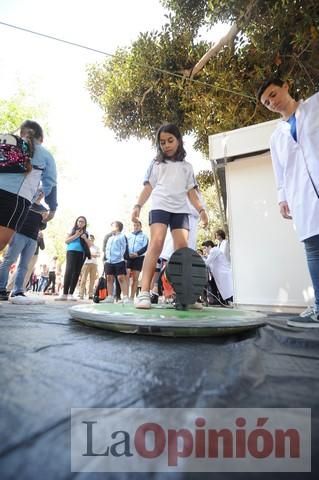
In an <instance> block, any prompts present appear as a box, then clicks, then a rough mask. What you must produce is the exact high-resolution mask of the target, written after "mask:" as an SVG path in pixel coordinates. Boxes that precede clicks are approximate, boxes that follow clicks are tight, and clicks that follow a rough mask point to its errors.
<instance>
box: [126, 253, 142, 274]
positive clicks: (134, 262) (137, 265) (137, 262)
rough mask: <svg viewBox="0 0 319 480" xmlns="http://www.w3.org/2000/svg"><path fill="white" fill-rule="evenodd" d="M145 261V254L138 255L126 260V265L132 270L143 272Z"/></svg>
mask: <svg viewBox="0 0 319 480" xmlns="http://www.w3.org/2000/svg"><path fill="white" fill-rule="evenodd" d="M143 262H144V256H142V257H136V258H129V259H128V260H127V262H126V267H127V268H129V269H130V270H134V271H135V272H141V271H142V267H143Z"/></svg>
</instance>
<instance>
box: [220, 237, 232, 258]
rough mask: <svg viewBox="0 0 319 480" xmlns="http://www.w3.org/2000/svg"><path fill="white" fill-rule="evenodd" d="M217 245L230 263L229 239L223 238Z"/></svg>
mask: <svg viewBox="0 0 319 480" xmlns="http://www.w3.org/2000/svg"><path fill="white" fill-rule="evenodd" d="M218 246H219V248H220V249H221V251H222V252H223V254H224V255H225V257H226V258H227V260H228V261H229V263H230V249H229V241H228V240H226V239H225V240H222V241H221V242H220V244H219V245H218Z"/></svg>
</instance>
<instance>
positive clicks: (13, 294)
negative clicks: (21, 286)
mask: <svg viewBox="0 0 319 480" xmlns="http://www.w3.org/2000/svg"><path fill="white" fill-rule="evenodd" d="M11 297H26V295H25V294H24V293H23V292H18V293H11Z"/></svg>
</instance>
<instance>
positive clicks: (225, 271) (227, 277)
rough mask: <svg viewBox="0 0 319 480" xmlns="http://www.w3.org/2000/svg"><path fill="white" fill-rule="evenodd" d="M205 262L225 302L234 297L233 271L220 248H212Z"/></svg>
mask: <svg viewBox="0 0 319 480" xmlns="http://www.w3.org/2000/svg"><path fill="white" fill-rule="evenodd" d="M204 260H205V263H206V265H207V266H208V268H209V270H210V271H211V273H212V275H213V277H214V279H215V282H216V285H217V287H218V290H219V291H220V294H221V296H222V297H223V300H227V299H228V298H230V297H232V296H233V294H234V289H233V277H232V271H231V267H230V263H229V262H228V260H227V258H226V257H225V255H224V254H223V252H222V251H221V250H220V248H218V247H213V248H211V249H210V251H209V254H208V257H207V258H206V259H204Z"/></svg>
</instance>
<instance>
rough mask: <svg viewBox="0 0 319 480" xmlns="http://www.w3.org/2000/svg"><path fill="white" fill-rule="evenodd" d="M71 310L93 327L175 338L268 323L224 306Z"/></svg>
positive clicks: (111, 306)
mask: <svg viewBox="0 0 319 480" xmlns="http://www.w3.org/2000/svg"><path fill="white" fill-rule="evenodd" d="M69 312H70V315H71V317H72V318H73V319H75V320H78V321H79V322H81V323H84V324H85V325H89V326H91V327H97V328H103V329H106V330H112V331H115V332H121V333H135V334H142V335H161V336H172V337H188V336H191V337H198V336H213V335H229V334H233V333H237V332H241V331H245V330H250V329H254V328H258V327H261V326H262V325H264V324H265V323H266V322H265V315H263V314H261V313H258V312H251V311H244V310H239V309H232V308H220V307H217V308H213V307H204V308H203V310H176V309H175V308H174V307H170V306H167V305H156V306H155V305H154V306H153V307H152V308H151V309H150V310H141V309H136V308H135V307H134V305H122V304H107V303H99V304H95V303H93V304H86V305H75V306H73V307H71V308H70V309H69Z"/></svg>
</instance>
